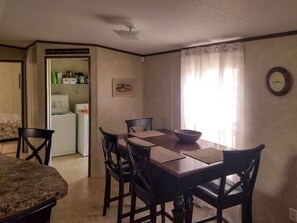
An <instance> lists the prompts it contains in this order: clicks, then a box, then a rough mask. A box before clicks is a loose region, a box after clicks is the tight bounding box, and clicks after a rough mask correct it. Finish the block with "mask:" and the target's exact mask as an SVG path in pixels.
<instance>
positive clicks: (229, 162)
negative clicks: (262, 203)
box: [193, 145, 265, 223]
mask: <svg viewBox="0 0 297 223" xmlns="http://www.w3.org/2000/svg"><path fill="white" fill-rule="evenodd" d="M264 147H265V146H264V145H259V146H258V147H256V148H253V149H248V150H235V151H223V154H224V161H223V168H222V174H221V178H220V179H217V180H214V181H211V182H208V183H206V184H202V185H199V186H197V187H196V188H195V189H194V190H193V195H195V196H196V197H198V198H200V199H202V200H203V201H205V202H207V203H209V204H210V205H212V206H213V207H215V208H216V209H217V214H216V216H211V217H207V218H204V219H201V220H199V221H197V222H196V223H203V222H208V221H211V220H215V219H216V221H217V222H222V221H224V222H228V221H227V220H226V219H224V218H223V210H224V209H226V208H230V207H233V206H236V205H240V204H241V206H242V222H243V223H251V222H252V197H253V190H254V186H255V182H256V178H257V173H258V169H259V165H260V157H261V151H262V150H263V149H264ZM231 175H233V176H235V178H237V180H233V179H232V181H231V180H229V179H228V178H227V177H228V176H231Z"/></svg>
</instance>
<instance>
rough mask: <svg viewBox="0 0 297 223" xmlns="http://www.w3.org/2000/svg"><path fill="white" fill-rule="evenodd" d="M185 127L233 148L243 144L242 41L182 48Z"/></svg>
mask: <svg viewBox="0 0 297 223" xmlns="http://www.w3.org/2000/svg"><path fill="white" fill-rule="evenodd" d="M181 60H182V61H181V91H182V92H181V96H182V103H181V105H182V108H181V113H182V120H181V123H182V128H188V129H194V130H198V131H201V132H202V138H203V139H206V140H209V141H212V142H216V143H219V144H222V145H226V146H228V147H232V148H241V147H242V119H243V117H242V116H243V114H242V113H243V109H242V106H243V70H244V69H243V68H244V66H243V65H244V54H243V50H242V46H241V44H238V43H235V44H228V45H226V44H224V45H216V46H211V47H198V48H194V49H189V50H184V51H182V59H181Z"/></svg>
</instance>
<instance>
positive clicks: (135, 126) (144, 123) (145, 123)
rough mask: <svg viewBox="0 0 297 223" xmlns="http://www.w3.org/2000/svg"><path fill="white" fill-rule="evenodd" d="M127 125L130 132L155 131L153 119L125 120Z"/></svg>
mask: <svg viewBox="0 0 297 223" xmlns="http://www.w3.org/2000/svg"><path fill="white" fill-rule="evenodd" d="M125 122H126V123H127V130H128V133H129V132H136V131H137V130H140V131H147V130H152V129H153V118H139V119H130V120H125Z"/></svg>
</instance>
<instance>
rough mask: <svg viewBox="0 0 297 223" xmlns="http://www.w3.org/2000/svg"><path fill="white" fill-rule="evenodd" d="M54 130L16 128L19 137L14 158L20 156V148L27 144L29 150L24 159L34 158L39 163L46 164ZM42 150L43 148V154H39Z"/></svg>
mask: <svg viewBox="0 0 297 223" xmlns="http://www.w3.org/2000/svg"><path fill="white" fill-rule="evenodd" d="M54 132H55V131H54V130H49V129H36V128H18V136H19V137H18V146H17V153H16V158H20V155H21V151H22V148H23V147H24V146H27V147H28V149H30V150H28V154H29V156H27V157H26V158H25V160H31V159H33V158H36V160H37V161H38V162H39V163H40V164H44V165H48V163H49V160H50V154H51V146H52V135H53V133H54ZM42 150H44V154H43V155H41V153H42V152H41V151H42ZM41 156H42V157H43V159H42V158H41Z"/></svg>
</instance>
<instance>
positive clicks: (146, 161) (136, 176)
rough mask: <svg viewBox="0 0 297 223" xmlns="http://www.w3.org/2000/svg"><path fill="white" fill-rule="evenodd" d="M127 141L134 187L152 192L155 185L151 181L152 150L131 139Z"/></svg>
mask: <svg viewBox="0 0 297 223" xmlns="http://www.w3.org/2000/svg"><path fill="white" fill-rule="evenodd" d="M126 141H127V148H128V156H129V159H128V161H129V165H130V169H131V171H132V182H133V185H135V186H138V187H139V188H144V189H145V190H146V191H147V192H150V191H152V185H153V184H152V180H151V161H150V158H151V148H150V147H148V146H142V145H139V144H135V143H134V142H132V141H130V140H129V138H128V139H126Z"/></svg>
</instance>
